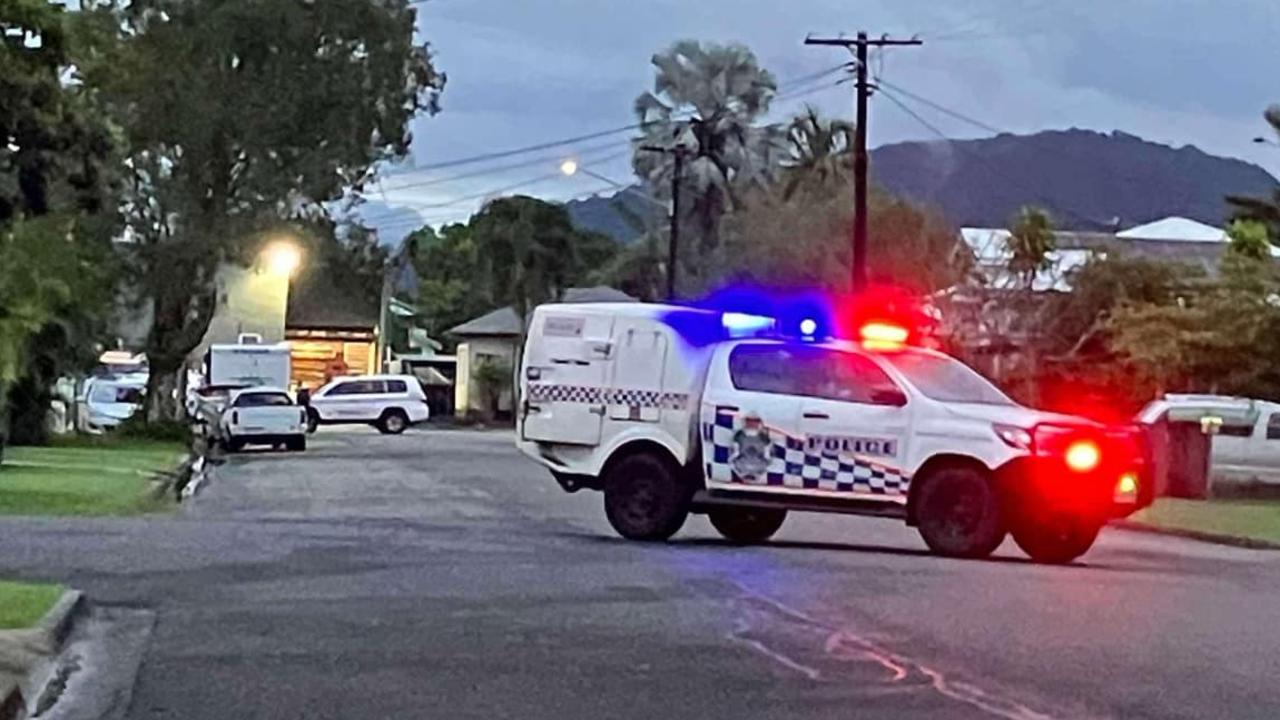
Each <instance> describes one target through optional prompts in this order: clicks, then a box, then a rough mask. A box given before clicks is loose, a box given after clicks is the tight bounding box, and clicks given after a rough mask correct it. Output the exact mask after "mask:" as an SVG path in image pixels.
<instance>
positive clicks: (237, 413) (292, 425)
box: [220, 387, 307, 452]
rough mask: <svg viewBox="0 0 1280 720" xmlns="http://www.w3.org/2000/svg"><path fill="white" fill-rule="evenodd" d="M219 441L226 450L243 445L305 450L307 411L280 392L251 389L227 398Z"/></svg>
mask: <svg viewBox="0 0 1280 720" xmlns="http://www.w3.org/2000/svg"><path fill="white" fill-rule="evenodd" d="M220 425H221V433H220V435H221V437H222V439H223V444H224V445H225V447H226V448H227V450H229V451H231V452H236V451H238V450H240V449H242V448H243V447H244V446H245V445H272V446H283V447H284V448H286V449H288V450H306V449H307V411H306V408H304V407H302V406H300V405H298V404H297V403H295V402H294V401H293V398H291V397H289V393H288V392H286V391H284V390H282V389H280V388H270V387H253V388H247V389H245V390H240V391H237V392H235V393H234V394H232V395H231V398H230V401H229V402H228V403H227V407H226V409H225V410H223V411H222V419H221V421H220Z"/></svg>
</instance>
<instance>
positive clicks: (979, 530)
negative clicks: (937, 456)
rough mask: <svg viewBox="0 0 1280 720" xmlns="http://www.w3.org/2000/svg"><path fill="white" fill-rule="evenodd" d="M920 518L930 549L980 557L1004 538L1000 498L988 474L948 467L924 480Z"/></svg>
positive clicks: (918, 504) (919, 498) (918, 501)
mask: <svg viewBox="0 0 1280 720" xmlns="http://www.w3.org/2000/svg"><path fill="white" fill-rule="evenodd" d="M921 482H922V485H921V486H920V490H919V495H918V496H917V498H916V521H917V525H918V526H919V530H920V536H921V537H922V538H924V542H925V544H926V545H928V546H929V549H930V550H932V551H933V552H935V553H937V554H939V555H945V556H947V557H962V558H980V557H986V556H988V555H990V554H991V553H993V552H995V549H996V548H998V547H1000V543H1001V542H1003V541H1004V537H1005V524H1004V518H1003V516H1002V513H1001V509H1000V497H999V495H998V493H997V492H996V488H995V486H994V484H993V483H992V481H991V478H990V476H989V475H988V474H987V473H984V472H981V471H979V470H978V469H976V468H971V467H965V466H952V467H944V468H941V469H939V470H937V471H935V472H932V473H930V474H929V475H928V476H927V477H925V478H923V479H922V480H921Z"/></svg>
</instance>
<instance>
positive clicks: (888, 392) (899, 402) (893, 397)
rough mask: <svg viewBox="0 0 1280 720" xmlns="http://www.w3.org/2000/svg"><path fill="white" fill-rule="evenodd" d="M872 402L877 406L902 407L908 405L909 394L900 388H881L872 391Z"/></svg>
mask: <svg viewBox="0 0 1280 720" xmlns="http://www.w3.org/2000/svg"><path fill="white" fill-rule="evenodd" d="M871 401H872V402H874V403H875V404H877V405H892V406H894V407H902V406H903V405H906V404H907V394H906V393H904V392H902V391H901V390H899V389H898V388H881V389H879V390H872V391H871Z"/></svg>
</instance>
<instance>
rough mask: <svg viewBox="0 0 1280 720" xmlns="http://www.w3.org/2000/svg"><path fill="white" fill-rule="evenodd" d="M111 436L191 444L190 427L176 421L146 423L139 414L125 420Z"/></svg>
mask: <svg viewBox="0 0 1280 720" xmlns="http://www.w3.org/2000/svg"><path fill="white" fill-rule="evenodd" d="M111 434H112V435H115V436H117V437H125V438H134V439H136V440H166V441H173V442H180V443H185V444H188V445H189V444H191V426H190V425H188V424H187V423H185V422H181V421H178V420H162V421H159V422H147V421H146V420H144V419H143V418H142V414H141V413H135V414H134V415H132V416H130V417H129V418H126V419H125V421H124V422H122V423H120V425H119V426H118V427H116V429H115V430H113V431H112V433H111Z"/></svg>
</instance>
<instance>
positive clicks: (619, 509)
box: [604, 455, 689, 541]
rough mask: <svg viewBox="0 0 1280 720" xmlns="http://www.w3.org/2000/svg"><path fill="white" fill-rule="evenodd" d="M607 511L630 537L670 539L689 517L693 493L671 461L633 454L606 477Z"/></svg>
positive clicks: (616, 527) (611, 521)
mask: <svg viewBox="0 0 1280 720" xmlns="http://www.w3.org/2000/svg"><path fill="white" fill-rule="evenodd" d="M604 512H605V516H606V517H607V518H608V519H609V524H610V525H611V526H613V529H614V530H615V531H617V533H618V534H619V535H621V536H622V537H624V538H627V539H628V540H648V541H654V540H666V539H667V538H669V537H671V536H672V535H675V534H676V531H678V530H679V529H680V527H681V526H682V525H684V521H685V519H686V518H688V517H689V493H688V492H686V490H685V488H684V487H683V485H682V484H681V483H680V479H679V478H678V477H677V475H676V472H675V471H674V469H672V467H671V466H670V464H669V463H666V462H663V461H662V460H661V459H660V458H657V457H654V456H653V455H632V456H631V457H628V458H624V459H623V460H621V461H619V462H618V463H617V464H616V465H614V466H613V468H612V469H610V470H609V473H608V476H607V477H605V481H604Z"/></svg>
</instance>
